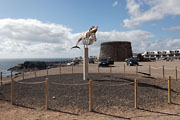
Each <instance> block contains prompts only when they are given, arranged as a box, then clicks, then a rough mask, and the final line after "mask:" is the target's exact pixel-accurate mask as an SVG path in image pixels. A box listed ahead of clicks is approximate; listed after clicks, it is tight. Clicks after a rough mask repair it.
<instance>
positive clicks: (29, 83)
mask: <svg viewBox="0 0 180 120" xmlns="http://www.w3.org/2000/svg"><path fill="white" fill-rule="evenodd" d="M14 82H16V83H19V84H26V85H35V84H42V83H45V81H42V82H18V81H14Z"/></svg>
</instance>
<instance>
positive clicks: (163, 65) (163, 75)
mask: <svg viewBox="0 0 180 120" xmlns="http://www.w3.org/2000/svg"><path fill="white" fill-rule="evenodd" d="M164 77H165V76H164V65H163V79H164Z"/></svg>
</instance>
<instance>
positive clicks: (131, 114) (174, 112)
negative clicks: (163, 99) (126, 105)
mask: <svg viewBox="0 0 180 120" xmlns="http://www.w3.org/2000/svg"><path fill="white" fill-rule="evenodd" d="M0 119H1V120H121V119H122V120H155V119H157V120H179V119H180V105H173V104H172V105H167V106H164V107H163V108H156V110H143V109H137V110H135V109H133V110H131V111H126V112H122V111H120V110H119V111H115V112H114V113H109V112H103V113H95V112H88V113H85V114H70V113H62V112H55V111H50V110H48V111H44V110H39V109H29V108H23V107H17V106H12V105H10V104H9V103H8V102H5V101H0Z"/></svg>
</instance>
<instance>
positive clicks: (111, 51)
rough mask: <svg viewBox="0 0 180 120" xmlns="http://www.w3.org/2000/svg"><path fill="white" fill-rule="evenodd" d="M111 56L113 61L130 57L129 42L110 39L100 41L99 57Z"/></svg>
mask: <svg viewBox="0 0 180 120" xmlns="http://www.w3.org/2000/svg"><path fill="white" fill-rule="evenodd" d="M109 57H110V58H112V59H113V60H114V61H124V60H125V59H126V58H130V57H132V48H131V42H128V41H112V42H103V43H101V50H100V55H99V58H109Z"/></svg>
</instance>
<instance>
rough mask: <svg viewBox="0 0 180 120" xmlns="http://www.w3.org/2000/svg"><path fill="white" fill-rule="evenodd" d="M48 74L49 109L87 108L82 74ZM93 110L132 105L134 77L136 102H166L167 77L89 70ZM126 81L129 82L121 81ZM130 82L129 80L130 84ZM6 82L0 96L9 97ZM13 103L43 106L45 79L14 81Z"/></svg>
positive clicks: (153, 104) (150, 105)
mask: <svg viewBox="0 0 180 120" xmlns="http://www.w3.org/2000/svg"><path fill="white" fill-rule="evenodd" d="M48 78H49V109H51V110H55V111H63V112H70V113H73V114H80V113H86V112H88V103H89V101H88V95H89V86H88V85H74V86H65V85H55V84H53V82H56V83H59V84H82V83H88V81H83V80H82V74H80V73H77V74H63V75H51V76H48ZM89 78H90V79H92V80H93V110H94V111H96V112H106V111H108V112H111V111H114V110H115V111H116V110H119V109H121V110H122V111H124V112H126V111H128V110H133V109H134V108H133V107H134V84H133V82H134V79H135V78H136V79H137V80H138V106H139V107H140V108H143V109H146V108H148V109H153V108H155V107H161V106H163V105H166V104H167V97H168V96H167V83H168V82H167V79H165V80H163V79H160V78H158V79H157V78H153V77H150V76H148V75H135V74H115V73H113V74H109V73H99V74H97V73H92V74H90V76H89ZM44 80H45V77H38V78H29V79H26V80H23V81H21V82H41V81H44ZM125 83H127V84H128V83H130V84H129V85H122V84H125ZM131 83H132V84H131ZM179 85H180V83H179V81H175V80H173V81H172V100H173V101H176V100H178V99H179V93H180V88H179V87H178V86H179ZM10 95H11V93H10V83H7V84H4V85H3V86H1V91H0V99H1V100H4V101H10ZM14 99H15V101H14V102H15V104H16V105H18V106H23V107H27V108H38V109H42V110H43V109H45V83H42V84H35V85H25V84H20V83H17V82H14Z"/></svg>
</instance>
